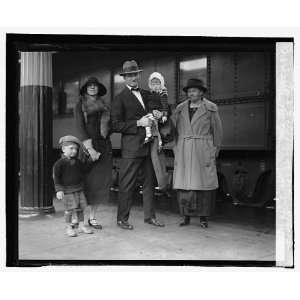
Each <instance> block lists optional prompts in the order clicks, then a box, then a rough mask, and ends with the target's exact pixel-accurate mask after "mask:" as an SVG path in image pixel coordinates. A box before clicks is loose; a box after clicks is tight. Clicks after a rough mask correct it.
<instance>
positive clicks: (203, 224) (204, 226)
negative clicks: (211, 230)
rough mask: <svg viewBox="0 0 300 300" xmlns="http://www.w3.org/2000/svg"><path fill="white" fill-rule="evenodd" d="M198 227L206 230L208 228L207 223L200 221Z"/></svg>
mask: <svg viewBox="0 0 300 300" xmlns="http://www.w3.org/2000/svg"><path fill="white" fill-rule="evenodd" d="M200 226H201V227H202V228H207V227H208V222H207V221H201V222H200Z"/></svg>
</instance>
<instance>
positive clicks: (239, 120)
mask: <svg viewBox="0 0 300 300" xmlns="http://www.w3.org/2000/svg"><path fill="white" fill-rule="evenodd" d="M219 113H220V117H221V120H222V124H223V130H224V136H223V141H222V148H223V149H263V148H264V147H265V146H266V120H265V103H264V102H255V103H241V104H229V105H220V106H219Z"/></svg>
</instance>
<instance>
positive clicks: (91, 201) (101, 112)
mask: <svg viewBox="0 0 300 300" xmlns="http://www.w3.org/2000/svg"><path fill="white" fill-rule="evenodd" d="M105 94H106V88H105V86H104V85H103V84H101V83H100V82H99V81H98V80H97V78H94V77H91V78H89V79H88V80H87V82H86V83H85V84H84V85H83V86H82V88H81V89H80V95H81V97H80V99H79V102H78V103H77V105H76V107H75V112H74V114H75V122H76V127H77V130H78V132H79V136H78V137H79V139H81V140H82V142H83V144H84V145H85V147H86V149H87V150H88V152H89V155H90V157H91V159H92V160H93V161H94V163H93V166H92V168H91V170H90V171H89V173H88V174H87V176H86V179H85V186H84V191H85V195H86V198H87V204H88V205H89V206H90V217H89V225H90V226H92V227H94V228H95V229H102V226H101V225H100V224H99V223H98V222H97V220H96V211H97V209H98V207H99V204H100V203H101V202H103V201H106V200H107V199H108V198H109V193H110V187H111V183H112V147H111V141H110V138H109V135H110V126H109V125H110V108H109V106H108V105H107V104H106V103H104V101H103V99H102V98H101V96H104V95H105Z"/></svg>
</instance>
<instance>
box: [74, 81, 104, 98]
mask: <svg viewBox="0 0 300 300" xmlns="http://www.w3.org/2000/svg"><path fill="white" fill-rule="evenodd" d="M89 84H96V85H97V86H98V96H104V95H105V94H106V92H107V90H106V87H105V86H104V85H103V84H102V83H100V82H99V81H98V79H97V78H96V77H89V78H88V80H87V81H86V82H85V84H84V85H83V86H82V87H81V89H80V95H82V96H83V95H84V94H86V88H87V86H88V85H89Z"/></svg>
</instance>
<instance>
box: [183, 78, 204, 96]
mask: <svg viewBox="0 0 300 300" xmlns="http://www.w3.org/2000/svg"><path fill="white" fill-rule="evenodd" d="M189 88H198V89H199V90H202V91H203V92H204V93H205V92H206V91H207V87H206V86H205V85H204V83H203V81H202V80H201V79H196V78H191V79H189V80H188V81H187V84H186V86H185V87H184V88H183V90H184V91H185V92H187V90H188V89H189Z"/></svg>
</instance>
